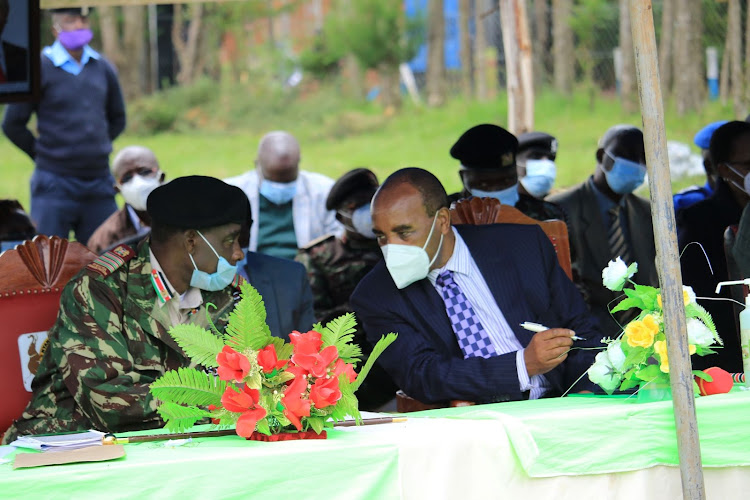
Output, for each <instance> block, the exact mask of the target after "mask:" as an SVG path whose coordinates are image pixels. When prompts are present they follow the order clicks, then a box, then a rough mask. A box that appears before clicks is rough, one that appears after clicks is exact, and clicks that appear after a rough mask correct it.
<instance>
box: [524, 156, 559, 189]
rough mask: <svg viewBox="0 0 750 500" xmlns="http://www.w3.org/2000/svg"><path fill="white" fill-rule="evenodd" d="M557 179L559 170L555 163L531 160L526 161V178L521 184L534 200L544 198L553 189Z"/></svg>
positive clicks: (546, 160)
mask: <svg viewBox="0 0 750 500" xmlns="http://www.w3.org/2000/svg"><path fill="white" fill-rule="evenodd" d="M556 177H557V168H556V167H555V162H554V161H552V160H548V159H541V160H536V159H530V160H526V177H523V178H522V179H520V180H519V182H520V183H521V185H522V186H523V188H524V189H525V190H526V191H527V192H528V193H529V194H530V195H531V196H533V197H534V198H544V197H545V196H547V194H548V193H549V191H550V189H552V185H553V184H554V183H555V178H556Z"/></svg>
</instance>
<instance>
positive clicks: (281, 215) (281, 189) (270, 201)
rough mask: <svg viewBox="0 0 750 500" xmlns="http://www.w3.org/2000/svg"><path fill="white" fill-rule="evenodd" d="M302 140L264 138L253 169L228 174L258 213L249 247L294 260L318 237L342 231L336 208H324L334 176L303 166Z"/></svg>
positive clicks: (271, 135) (278, 134) (272, 135)
mask: <svg viewBox="0 0 750 500" xmlns="http://www.w3.org/2000/svg"><path fill="white" fill-rule="evenodd" d="M299 162H300V148H299V142H297V139H295V138H294V136H293V135H292V134H290V133H289V132H283V131H275V132H269V133H268V134H266V135H265V136H263V138H262V139H261V140H260V144H259V145H258V156H257V158H256V159H255V166H256V167H257V168H256V169H255V170H250V171H249V172H246V173H244V174H242V175H238V176H237V177H232V178H230V179H226V182H227V183H228V184H232V185H234V186H237V187H239V188H241V189H242V190H243V191H244V192H245V194H246V195H247V197H248V199H249V200H250V207H251V209H252V213H253V214H254V221H253V225H252V226H251V227H250V250H251V251H253V252H259V253H265V254H268V255H273V256H274V257H281V258H284V259H294V257H295V256H296V255H297V249H298V248H302V247H304V246H305V245H307V244H308V243H309V242H310V241H312V240H314V239H315V238H319V237H321V236H324V235H326V234H329V233H339V232H341V226H340V225H339V223H338V222H336V213H335V212H334V211H333V210H327V209H326V198H327V197H328V192H329V191H330V190H331V186H333V179H330V178H328V177H326V176H325V175H321V174H317V173H314V172H306V171H304V170H300V168H299Z"/></svg>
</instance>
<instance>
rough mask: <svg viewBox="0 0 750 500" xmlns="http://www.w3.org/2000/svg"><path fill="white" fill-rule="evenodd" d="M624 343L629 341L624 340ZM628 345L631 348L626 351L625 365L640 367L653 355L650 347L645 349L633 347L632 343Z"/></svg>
mask: <svg viewBox="0 0 750 500" xmlns="http://www.w3.org/2000/svg"><path fill="white" fill-rule="evenodd" d="M624 344H625V345H627V342H624ZM628 347H629V349H628V350H627V352H626V356H625V362H624V363H623V366H635V367H638V366H640V365H642V364H644V363H645V362H646V361H647V360H648V358H649V356H650V355H651V354H650V351H649V349H644V348H643V347H632V346H630V345H628ZM623 351H624V349H623Z"/></svg>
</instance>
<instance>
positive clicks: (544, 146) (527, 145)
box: [518, 132, 557, 155]
mask: <svg viewBox="0 0 750 500" xmlns="http://www.w3.org/2000/svg"><path fill="white" fill-rule="evenodd" d="M521 151H539V152H540V153H547V154H550V155H557V139H555V138H554V137H553V136H551V135H549V134H547V133H544V132H526V133H525V134H521V135H519V136H518V152H519V153H520V152H521Z"/></svg>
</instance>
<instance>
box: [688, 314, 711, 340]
mask: <svg viewBox="0 0 750 500" xmlns="http://www.w3.org/2000/svg"><path fill="white" fill-rule="evenodd" d="M687 333H688V344H693V345H699V346H703V347H707V346H709V345H711V344H713V343H714V335H713V333H711V330H709V329H708V327H707V326H706V325H704V324H703V322H702V321H701V320H699V319H696V318H690V319H689V320H688V321H687Z"/></svg>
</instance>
